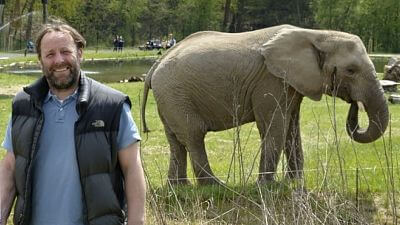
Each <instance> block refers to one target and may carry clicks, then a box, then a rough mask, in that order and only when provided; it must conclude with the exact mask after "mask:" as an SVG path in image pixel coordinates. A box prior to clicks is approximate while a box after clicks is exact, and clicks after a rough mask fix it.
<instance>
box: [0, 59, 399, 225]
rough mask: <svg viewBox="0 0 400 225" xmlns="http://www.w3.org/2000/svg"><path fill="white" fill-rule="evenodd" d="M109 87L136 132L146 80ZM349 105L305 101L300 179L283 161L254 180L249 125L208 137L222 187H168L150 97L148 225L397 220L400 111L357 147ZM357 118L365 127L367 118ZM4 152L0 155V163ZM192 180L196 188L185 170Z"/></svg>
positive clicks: (1, 124)
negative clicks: (379, 134) (126, 101)
mask: <svg viewBox="0 0 400 225" xmlns="http://www.w3.org/2000/svg"><path fill="white" fill-rule="evenodd" d="M93 54H94V53H93ZM34 79H35V78H34V77H30V76H21V75H8V74H0V90H1V91H3V90H5V89H9V88H12V87H16V86H17V87H21V86H24V85H27V84H28V83H31V82H32V81H33V80H34ZM108 85H109V86H112V87H114V88H116V89H118V90H120V91H122V92H124V93H127V94H128V95H129V96H130V98H131V100H132V104H133V107H132V114H133V117H134V119H135V121H136V123H137V125H138V127H139V128H140V119H139V118H140V113H139V109H140V103H141V101H142V92H143V83H112V84H108ZM11 100H12V96H11V95H4V94H3V95H2V94H0V137H3V136H4V131H5V126H6V124H7V121H8V119H9V115H10V113H11ZM348 107H349V105H348V104H347V103H345V102H343V101H341V100H338V99H334V98H330V97H326V98H324V99H323V100H321V101H319V102H314V101H311V100H309V99H305V100H304V101H303V104H302V108H301V130H302V141H303V149H304V154H305V177H304V180H298V181H288V180H285V178H284V176H283V175H284V168H285V163H286V162H285V160H284V159H282V162H281V164H280V166H279V169H278V173H277V182H274V183H271V184H268V185H261V186H260V185H258V184H257V183H256V182H255V181H256V178H257V171H258V162H259V135H258V131H257V129H256V126H255V125H254V123H250V124H246V125H244V126H241V127H240V128H239V129H231V130H227V131H224V132H210V133H208V134H207V137H206V148H207V153H208V157H209V160H210V164H211V167H212V169H213V170H214V172H215V174H216V175H217V176H218V177H219V178H220V179H221V180H223V181H225V182H226V183H225V184H223V185H221V186H211V187H198V186H189V187H172V186H170V185H168V184H167V183H166V177H167V171H168V160H169V145H168V143H167V140H166V138H165V134H164V129H163V125H162V123H161V121H160V119H159V117H158V113H157V107H156V103H155V101H154V98H153V96H152V94H151V92H150V95H149V99H148V102H147V110H146V118H147V121H148V126H149V128H150V129H151V130H152V131H151V132H150V133H148V134H141V135H142V139H143V140H142V141H141V155H142V159H143V165H144V168H145V171H146V177H147V181H148V185H149V186H148V187H149V189H148V203H147V205H148V207H147V209H148V213H147V220H148V224H163V223H162V222H161V221H166V224H182V225H183V224H205V223H208V224H267V221H269V223H272V224H295V223H297V224H384V223H387V222H389V224H390V223H391V222H392V223H393V224H394V221H395V218H396V217H391V216H390V215H394V214H395V213H398V208H396V201H395V200H396V199H398V193H399V191H400V189H399V185H398V182H399V177H400V174H399V170H398V168H399V166H400V165H399V161H398V156H399V149H400V132H399V131H400V130H399V128H400V120H398V118H396V117H395V116H394V115H397V114H399V113H400V107H399V106H398V105H392V104H391V105H389V110H390V113H391V115H392V117H391V121H390V128H388V130H387V131H386V133H385V135H384V137H383V138H381V139H379V140H378V141H376V142H374V143H371V144H358V143H354V142H353V141H351V139H349V137H348V136H347V134H346V131H345V129H344V124H345V120H346V116H347V110H348ZM360 121H361V123H362V125H363V126H364V125H365V121H366V115H365V114H362V115H361V117H360ZM238 133H239V136H240V141H239V142H237V141H238V140H237V139H236V137H237V134H238ZM0 139H2V138H0ZM239 153H240V154H241V157H242V159H243V160H241V161H239ZM3 155H4V151H0V158H1V157H2V156H3ZM240 163H242V165H240ZM241 174H244V176H242V175H241ZM189 176H190V179H191V182H192V183H193V184H194V185H196V182H195V180H194V179H192V178H193V174H192V172H191V170H190V166H189ZM228 177H229V179H228ZM304 188H306V189H307V191H306V192H305V191H304ZM164 224H165V223H164Z"/></svg>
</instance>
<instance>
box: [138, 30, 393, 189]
mask: <svg viewBox="0 0 400 225" xmlns="http://www.w3.org/2000/svg"><path fill="white" fill-rule="evenodd" d="M149 88H152V89H153V94H154V98H155V100H156V102H157V107H158V112H159V116H160V118H161V120H162V122H163V124H164V127H165V134H166V136H167V138H168V141H169V144H170V150H171V155H170V165H169V172H168V179H169V181H170V182H172V183H189V182H188V180H187V174H186V167H187V155H188V153H189V156H190V160H191V162H192V165H193V170H194V174H195V176H196V178H197V179H198V183H199V184H213V183H217V182H218V179H216V178H215V177H214V175H213V173H212V171H211V168H210V165H209V162H208V158H207V154H206V150H205V147H204V137H205V135H206V133H207V132H209V131H222V130H226V129H229V128H232V127H235V126H237V125H238V124H245V123H249V122H253V121H255V122H256V124H257V128H258V130H259V133H260V137H261V160H260V166H259V172H260V175H259V177H258V180H259V182H268V181H271V180H273V177H274V174H273V173H274V172H276V168H277V164H278V161H279V157H280V155H281V152H282V150H284V153H285V155H286V158H287V161H288V168H287V170H288V174H287V176H289V177H294V178H299V177H301V176H302V169H303V150H302V147H301V137H300V126H299V111H300V104H301V101H302V99H303V97H304V96H307V97H309V98H311V99H312V100H316V101H318V100H320V99H321V95H322V94H324V93H325V94H328V95H331V96H337V97H339V98H341V99H343V100H345V101H346V102H348V103H350V104H351V107H350V110H349V114H348V119H347V126H346V127H347V131H348V134H349V135H350V137H351V138H353V139H354V140H355V141H357V142H361V143H368V142H372V141H374V140H376V139H378V138H379V137H380V136H381V135H382V134H383V132H384V131H385V129H386V127H387V123H388V107H387V104H386V100H385V98H384V95H383V90H382V87H381V86H380V84H379V82H378V80H377V77H376V72H375V68H374V66H373V64H372V62H371V60H370V59H369V57H368V55H367V53H366V50H365V47H364V45H363V43H362V41H361V40H360V38H358V37H357V36H354V35H351V34H347V33H341V32H335V31H318V30H309V29H302V28H297V27H293V26H290V25H283V26H277V27H271V28H266V29H261V30H256V31H252V32H245V33H236V34H229V33H220V32H210V31H206V32H198V33H195V34H193V35H190V36H189V37H187V38H186V39H184V40H183V41H181V42H179V44H178V45H177V46H175V47H173V48H172V49H170V50H169V51H168V52H167V53H166V54H165V55H164V56H163V57H162V58H161V59H160V60H159V61H158V62H156V63H155V64H154V65H153V67H152V68H151V69H150V71H149V73H148V75H147V77H146V81H145V88H144V101H143V103H142V121H143V128H144V130H145V131H148V128H147V126H146V122H145V106H146V100H147V95H148V91H149ZM357 101H359V102H362V103H363V105H364V107H365V109H366V112H367V114H368V117H369V126H368V127H367V128H365V129H363V128H360V127H359V125H358V106H357V104H356V102H357ZM255 154H256V152H255ZM271 172H272V173H271Z"/></svg>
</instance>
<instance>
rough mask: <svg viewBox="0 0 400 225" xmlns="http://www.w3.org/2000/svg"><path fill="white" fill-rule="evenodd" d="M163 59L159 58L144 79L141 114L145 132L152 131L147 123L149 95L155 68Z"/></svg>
mask: <svg viewBox="0 0 400 225" xmlns="http://www.w3.org/2000/svg"><path fill="white" fill-rule="evenodd" d="M160 61H161V60H157V61H156V62H155V63H154V64H153V66H151V68H150V70H149V72H147V75H146V78H145V81H144V88H143V101H142V104H141V110H140V116H141V120H142V124H143V132H144V133H148V132H150V130H149V128H148V127H147V123H146V103H147V97H148V95H149V90H150V89H151V77H152V76H153V73H154V70H155V69H156V68H157V67H158V65H159V64H160Z"/></svg>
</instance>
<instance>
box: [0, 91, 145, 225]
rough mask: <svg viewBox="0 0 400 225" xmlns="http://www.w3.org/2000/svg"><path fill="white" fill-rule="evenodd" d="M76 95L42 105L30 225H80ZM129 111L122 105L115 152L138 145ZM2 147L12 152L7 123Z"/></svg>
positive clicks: (81, 210)
mask: <svg viewBox="0 0 400 225" xmlns="http://www.w3.org/2000/svg"><path fill="white" fill-rule="evenodd" d="M77 96H78V94H77V92H75V93H74V94H73V95H71V96H69V97H68V98H66V99H65V100H63V101H60V100H58V98H57V97H56V96H55V95H52V94H51V93H50V92H49V94H48V95H47V97H46V99H45V100H44V103H43V112H44V125H43V129H42V133H41V135H40V138H39V149H38V152H37V155H36V159H35V160H34V162H33V168H34V169H33V183H32V185H33V189H32V190H33V192H32V203H33V205H32V206H33V207H32V222H31V225H54V224H57V225H83V218H82V216H83V213H82V212H83V197H82V189H81V184H80V178H79V168H78V163H77V159H76V150H75V141H74V140H75V138H74V124H75V122H76V121H77V119H78V114H77V112H76V109H75V106H76V101H77ZM139 140H140V136H139V133H138V130H137V127H136V124H135V122H134V121H133V118H132V115H131V111H130V108H129V106H128V105H127V104H124V106H123V110H122V112H121V119H120V129H119V132H118V136H117V144H118V149H123V148H125V147H127V146H129V145H130V144H132V143H134V142H136V141H139ZM3 147H4V148H5V149H7V151H12V150H13V149H12V139H11V120H10V122H9V124H8V127H7V132H6V137H5V139H4V142H3Z"/></svg>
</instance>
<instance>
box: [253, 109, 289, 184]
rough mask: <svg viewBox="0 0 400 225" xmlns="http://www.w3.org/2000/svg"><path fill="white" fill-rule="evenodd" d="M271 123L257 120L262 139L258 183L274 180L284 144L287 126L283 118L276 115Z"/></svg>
mask: <svg viewBox="0 0 400 225" xmlns="http://www.w3.org/2000/svg"><path fill="white" fill-rule="evenodd" d="M274 116H275V117H270V118H273V119H272V120H271V122H269V123H267V122H266V121H264V120H263V119H261V118H260V119H259V120H258V119H257V116H256V123H257V127H258V130H259V132H260V137H261V158H260V167H259V176H258V182H260V183H267V182H270V181H273V180H274V174H275V172H276V169H277V166H278V163H279V158H280V155H281V153H282V148H283V143H284V135H283V134H284V131H285V129H286V126H285V124H284V121H283V119H282V118H281V116H279V115H277V114H275V115H274Z"/></svg>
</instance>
